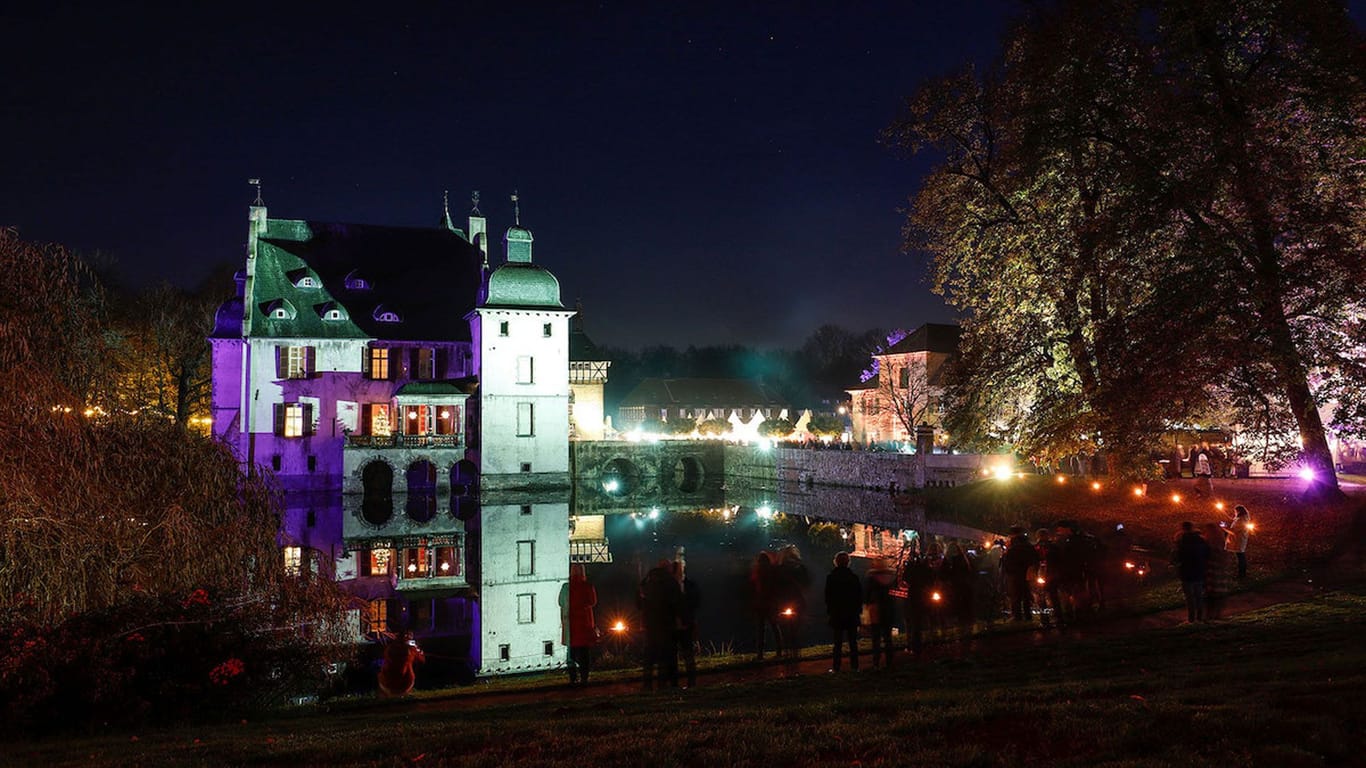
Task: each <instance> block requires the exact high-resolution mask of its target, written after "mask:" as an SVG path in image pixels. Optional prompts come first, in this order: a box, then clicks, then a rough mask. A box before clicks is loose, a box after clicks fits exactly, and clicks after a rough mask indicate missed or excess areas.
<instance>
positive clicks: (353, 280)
mask: <svg viewBox="0 0 1366 768" xmlns="http://www.w3.org/2000/svg"><path fill="white" fill-rule="evenodd" d="M342 284H343V285H345V286H346V290H348V291H368V290H370V289H371V288H373V287H374V286H372V285H371V284H370V281H369V280H366V279H365V278H363V277H361V276H360V275H359V274H357V272H356V271H355V270H352V271H351V273H350V274H349V275H347V276H346V280H345V282H343V283H342Z"/></svg>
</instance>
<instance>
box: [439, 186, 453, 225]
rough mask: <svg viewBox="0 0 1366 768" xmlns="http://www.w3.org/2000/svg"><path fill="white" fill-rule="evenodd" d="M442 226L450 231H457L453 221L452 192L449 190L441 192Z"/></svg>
mask: <svg viewBox="0 0 1366 768" xmlns="http://www.w3.org/2000/svg"><path fill="white" fill-rule="evenodd" d="M441 225H442V226H443V227H445V228H446V229H449V230H454V229H455V222H453V221H451V191H450V190H449V189H444V190H442V191H441Z"/></svg>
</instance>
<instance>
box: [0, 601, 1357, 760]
mask: <svg viewBox="0 0 1366 768" xmlns="http://www.w3.org/2000/svg"><path fill="white" fill-rule="evenodd" d="M1363 631H1366V587H1361V586H1357V587H1355V588H1352V589H1348V590H1345V591H1339V592H1333V593H1328V594H1325V595H1322V596H1320V597H1318V598H1317V599H1315V600H1313V601H1310V602H1307V603H1297V604H1286V605H1281V606H1276V607H1274V608H1269V609H1265V610H1262V611H1259V612H1255V613H1251V614H1245V615H1243V616H1241V617H1238V618H1236V619H1233V620H1230V621H1227V622H1222V623H1218V624H1213V625H1202V626H1196V627H1182V628H1176V629H1166V630H1149V631H1143V632H1137V633H1134V634H1130V635H1120V636H1103V637H1101V636H1097V637H1093V638H1090V639H1086V638H1071V639H1067V640H1064V641H1061V642H1058V643H1053V644H1047V645H1043V646H1038V647H1034V646H1024V645H1021V646H1020V647H1012V648H1009V649H1008V650H1003V649H1002V648H999V647H998V648H995V649H994V650H993V649H991V648H989V647H988V648H987V652H985V653H982V654H980V655H977V654H971V653H969V654H967V655H965V656H962V657H952V658H949V657H946V658H943V659H941V660H938V661H922V662H919V663H905V664H902V665H901V666H900V667H899V668H898V669H897V671H896V672H895V673H894V674H887V673H877V672H873V671H864V672H862V673H859V674H849V673H846V674H843V675H823V674H805V675H801V676H798V677H795V678H788V679H781V680H771V681H761V682H750V683H744V684H725V683H721V682H716V683H715V684H709V685H707V686H704V687H701V688H698V689H694V690H691V691H684V692H681V693H653V694H643V693H633V692H627V691H626V690H625V689H623V688H621V687H611V686H608V687H604V688H598V689H590V690H589V691H586V692H577V691H576V692H572V693H570V692H564V691H544V692H542V694H541V695H540V697H536V696H535V695H534V694H533V695H531V696H527V695H523V696H521V697H518V698H517V700H515V701H512V700H508V699H506V698H503V699H500V698H499V697H487V696H486V697H470V696H460V697H455V698H451V699H446V700H423V701H405V702H394V703H382V704H380V703H377V704H373V705H368V706H364V707H353V708H349V709H346V710H343V711H340V712H332V713H327V714H314V715H306V716H304V715H301V716H295V717H288V718H280V719H275V720H270V721H262V722H249V723H241V724H236V725H230V726H217V727H202V728H194V729H182V730H177V731H170V732H164V733H150V734H141V735H139V736H138V737H137V738H136V740H134V739H133V738H132V737H131V736H130V735H126V734H125V735H123V736H120V737H111V738H108V739H102V740H86V741H67V742H64V743H53V744H39V745H9V749H8V751H7V753H6V755H7V759H10V760H13V761H15V762H16V764H21V765H27V764H55V765H75V764H80V765H91V764H96V765H99V764H118V765H245V764H250V765H280V766H299V765H362V766H371V765H373V766H387V765H419V766H441V765H475V766H504V765H507V766H511V765H518V766H524V765H647V764H648V765H735V766H761V765H762V766H768V765H846V766H847V765H863V766H868V765H905V764H922V765H952V766H958V765H963V766H968V765H982V766H987V765H1028V764H1047V765H1077V766H1080V765H1096V764H1100V763H1107V764H1115V765H1135V766H1136V765H1215V764H1218V765H1251V764H1257V765H1277V766H1294V765H1322V764H1324V763H1325V762H1326V763H1329V764H1334V763H1336V764H1360V762H1359V761H1360V755H1361V754H1362V752H1363V749H1366V735H1364V734H1366V731H1363V729H1362V726H1363V725H1366V698H1363V697H1362V696H1360V694H1359V692H1360V690H1361V689H1362V687H1363V685H1366V644H1362V643H1360V642H1359V639H1360V637H1361V636H1362V634H1363ZM528 698H539V699H545V700H537V701H527V699H528Z"/></svg>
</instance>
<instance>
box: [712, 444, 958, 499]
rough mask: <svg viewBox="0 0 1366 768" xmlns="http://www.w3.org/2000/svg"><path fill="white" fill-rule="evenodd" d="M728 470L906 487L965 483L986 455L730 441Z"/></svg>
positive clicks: (801, 481) (788, 479)
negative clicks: (772, 445) (828, 448)
mask: <svg viewBox="0 0 1366 768" xmlns="http://www.w3.org/2000/svg"><path fill="white" fill-rule="evenodd" d="M725 455H726V470H725V471H726V476H727V477H749V478H758V479H775V480H777V481H778V482H781V483H795V484H798V485H824V486H834V487H842V488H879V489H884V490H886V489H890V488H893V487H895V488H897V489H904V488H923V487H925V486H926V485H936V486H950V485H960V484H962V483H965V482H971V481H972V480H975V479H977V476H978V473H979V471H980V467H981V466H982V458H983V457H981V456H977V455H973V454H959V455H940V454H933V455H930V456H926V457H923V459H925V460H924V461H922V457H921V456H918V455H915V454H905V453H884V452H881V451H826V450H810V449H804V448H768V449H766V448H760V447H754V446H744V445H738V446H727V447H726V454H725Z"/></svg>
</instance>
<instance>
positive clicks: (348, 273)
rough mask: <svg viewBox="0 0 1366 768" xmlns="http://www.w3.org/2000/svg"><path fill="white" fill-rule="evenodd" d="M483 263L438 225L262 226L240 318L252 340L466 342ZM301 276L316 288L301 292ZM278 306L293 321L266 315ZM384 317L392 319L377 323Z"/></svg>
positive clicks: (270, 222) (282, 222) (279, 222)
mask: <svg viewBox="0 0 1366 768" xmlns="http://www.w3.org/2000/svg"><path fill="white" fill-rule="evenodd" d="M482 259H483V256H482V254H481V253H480V252H479V250H478V249H477V248H475V247H474V246H472V245H470V244H469V243H468V242H467V241H466V240H465V239H464V238H463V237H462V236H461V235H460V234H459V233H457V232H453V231H451V230H448V229H446V228H444V227H441V228H433V229H425V228H416V227H383V226H372V225H359V224H331V223H324V222H312V221H299V220H290V219H267V221H266V229H265V232H263V233H261V235H260V236H259V237H258V240H257V248H256V264H255V279H254V281H253V283H252V290H251V297H250V298H251V300H250V302H248V304H249V306H245V307H243V311H245V312H248V313H250V319H251V333H252V335H253V336H258V337H279V338H324V339H325V338H338V339H344V338H378V339H394V340H443V341H444V340H450V341H467V340H469V338H470V335H469V325H468V324H467V323H466V322H465V321H464V319H463V318H464V316H465V314H466V313H467V312H468V311H469V310H470V309H472V308H473V307H474V303H475V298H476V296H477V293H478V289H479V279H480V264H481V262H482ZM305 277H312V278H314V281H315V282H317V283H319V285H317V286H316V287H312V288H301V287H299V285H298V283H299V282H300V281H301V279H302V278H305ZM357 278H359V279H360V280H363V284H362V283H361V282H359V281H358V279H357ZM285 302H287V305H286V304H284V303H285ZM329 305H331V306H329ZM276 307H279V308H282V309H284V311H285V313H286V314H288V315H291V316H290V317H286V318H281V319H276V318H273V317H271V316H270V312H271V310H272V309H274V308H276ZM324 308H336V309H339V310H341V317H342V319H339V320H328V319H325V318H326V314H327V313H326V312H325V311H321V310H322V309H324ZM386 313H391V314H389V317H391V318H392V317H397V318H398V319H399V321H398V322H384V321H381V320H380V318H381V317H383V316H385V314H386Z"/></svg>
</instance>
